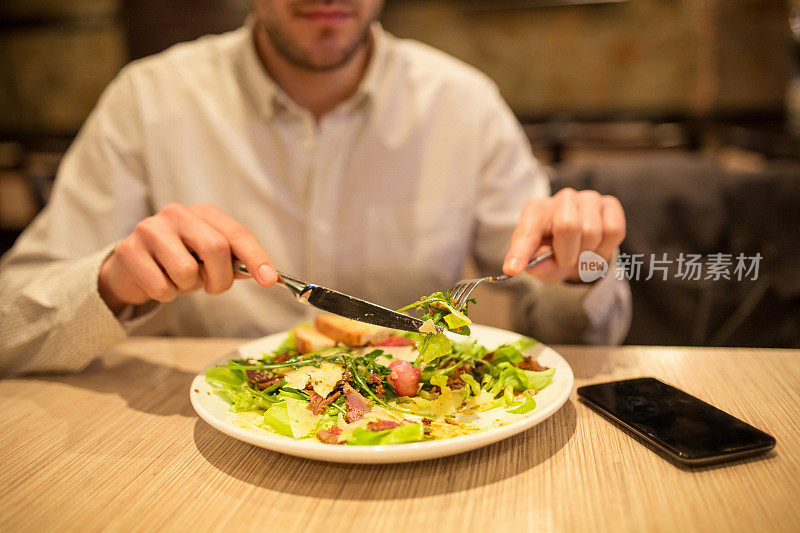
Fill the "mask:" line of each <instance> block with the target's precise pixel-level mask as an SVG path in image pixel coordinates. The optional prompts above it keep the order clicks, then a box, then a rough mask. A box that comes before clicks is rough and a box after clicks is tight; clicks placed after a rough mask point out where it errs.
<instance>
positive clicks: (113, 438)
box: [0, 338, 800, 533]
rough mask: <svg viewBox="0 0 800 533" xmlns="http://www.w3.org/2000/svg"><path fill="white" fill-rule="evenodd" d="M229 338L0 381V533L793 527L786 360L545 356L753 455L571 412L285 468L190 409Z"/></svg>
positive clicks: (727, 352) (679, 352) (135, 348)
mask: <svg viewBox="0 0 800 533" xmlns="http://www.w3.org/2000/svg"><path fill="white" fill-rule="evenodd" d="M240 342H241V341H237V340H231V339H225V340H221V339H203V340H198V339H153V338H139V339H132V340H130V341H127V342H126V343H123V344H121V345H119V346H118V347H117V348H115V349H114V350H113V351H111V352H110V353H108V354H107V355H105V356H104V357H102V358H101V359H98V360H96V361H95V362H94V363H92V364H91V365H90V366H89V368H87V369H86V370H85V371H83V372H81V373H78V374H74V375H61V376H55V375H42V376H27V377H22V378H16V379H7V380H3V381H0V413H1V414H2V416H0V531H54V530H60V531H99V530H110V531H130V530H134V531H164V530H168V531H193V532H197V531H206V530H226V531H233V530H235V531H273V530H280V531H325V532H338V531H348V532H352V533H361V532H366V531H384V530H385V531H404V532H409V531H411V532H414V531H431V532H433V531H436V532H441V531H459V532H465V531H489V530H492V531H514V532H518V531H592V530H597V531H665V532H666V531H669V532H675V531H748V532H750V531H752V532H761V531H800V457H799V456H800V423H799V422H798V420H800V352H798V351H792V350H759V349H696V348H661V347H625V348H585V347H556V349H557V350H558V351H559V352H560V353H562V354H563V355H564V356H565V357H566V359H567V360H568V361H569V362H570V364H571V365H572V367H573V369H574V371H575V376H576V386H580V385H583V384H586V383H594V382H600V381H604V380H609V379H621V378H627V377H636V376H644V375H652V376H656V377H658V378H660V379H662V380H664V381H667V382H668V383H671V384H673V385H675V386H677V387H680V388H682V389H684V390H686V391H687V392H689V393H691V394H694V395H696V396H698V397H700V398H701V399H704V400H706V401H708V402H710V403H712V404H714V405H716V406H718V407H720V408H721V409H724V410H726V411H728V412H730V413H732V414H733V415H735V416H738V417H740V418H742V419H743V420H745V421H747V422H749V423H751V424H754V425H755V426H757V427H760V428H762V429H764V430H766V431H768V432H770V433H772V434H773V435H774V436H775V437H776V438H777V441H778V444H777V447H776V448H775V450H773V451H772V452H770V453H768V454H767V455H765V456H762V457H760V458H757V459H749V460H741V461H737V462H735V463H728V464H725V465H721V466H716V467H705V468H699V469H693V470H691V469H687V468H681V467H677V466H675V465H674V464H673V463H670V462H668V461H667V460H665V459H664V458H662V457H661V456H659V455H657V454H656V453H654V452H653V451H651V450H650V449H649V448H647V447H645V446H643V445H642V444H640V443H639V442H637V441H636V440H635V439H633V438H632V437H630V436H629V435H627V434H626V433H624V432H622V431H620V430H619V429H617V428H616V427H614V426H613V425H612V424H611V423H609V422H608V421H607V420H605V419H604V418H602V417H600V416H599V415H597V414H596V413H594V412H593V411H591V410H590V409H589V408H588V407H586V406H585V405H583V404H581V403H580V402H579V401H577V399H576V397H575V395H574V393H573V396H572V398H571V399H570V400H569V401H568V402H567V404H565V405H564V407H563V408H562V409H561V410H560V411H559V412H558V413H556V414H555V415H554V416H552V417H551V418H550V419H548V420H547V421H545V422H543V423H542V424H540V425H538V426H536V427H534V428H532V429H531V430H529V431H527V432H525V433H522V434H520V435H517V436H516V437H513V438H510V439H508V440H505V441H503V442H500V443H497V444H494V445H492V446H489V447H486V448H483V449H480V450H477V451H474V452H469V453H465V454H461V455H457V456H454V457H450V458H445V459H440V460H433V461H425V462H420V463H409V464H400V465H387V466H362V465H353V466H350V465H341V464H329V463H324V462H315V461H308V460H303V459H296V458H293V457H289V456H284V455H280V454H278V453H274V452H270V451H267V450H263V449H260V448H256V447H254V446H251V445H249V444H244V443H242V442H239V441H236V440H234V439H232V438H230V437H227V436H225V435H223V434H221V433H219V432H217V431H216V430H214V429H213V428H211V427H210V426H209V425H207V424H206V423H205V422H203V421H202V420H200V419H199V418H198V417H197V416H196V415H195V414H194V411H193V410H192V407H191V405H190V403H189V386H190V383H191V380H192V378H193V376H194V375H195V374H196V373H197V372H199V371H201V370H202V369H203V368H204V367H205V366H206V365H207V364H208V363H209V362H210V361H212V360H214V359H217V358H219V357H221V356H223V355H225V354H226V353H228V352H229V351H231V350H232V349H233V348H234V347H236V346H237V345H238V344H240Z"/></svg>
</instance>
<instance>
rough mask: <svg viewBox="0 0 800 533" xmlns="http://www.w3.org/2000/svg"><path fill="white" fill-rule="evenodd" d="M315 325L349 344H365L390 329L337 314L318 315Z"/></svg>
mask: <svg viewBox="0 0 800 533" xmlns="http://www.w3.org/2000/svg"><path fill="white" fill-rule="evenodd" d="M314 327H316V328H317V330H319V331H320V332H321V333H323V334H324V335H327V336H328V337H330V338H332V339H334V340H336V341H339V342H341V343H343V344H346V345H348V346H364V345H366V344H367V343H368V342H369V341H371V340H372V339H375V338H378V337H382V336H384V335H386V334H387V333H388V332H389V331H391V330H389V329H387V328H384V327H381V326H374V325H372V324H366V323H364V322H358V321H356V320H350V319H349V318H344V317H341V316H336V315H317V316H316V317H315V318H314Z"/></svg>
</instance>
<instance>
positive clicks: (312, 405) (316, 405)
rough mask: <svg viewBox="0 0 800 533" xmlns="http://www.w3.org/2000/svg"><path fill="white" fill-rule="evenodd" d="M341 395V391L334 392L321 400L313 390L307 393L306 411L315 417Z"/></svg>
mask: <svg viewBox="0 0 800 533" xmlns="http://www.w3.org/2000/svg"><path fill="white" fill-rule="evenodd" d="M341 395H342V391H338V390H335V391H332V392H331V393H330V394H328V395H327V396H326V397H325V398H323V397H322V396H320V395H319V394H317V393H316V392H314V391H313V390H310V391H308V410H309V411H311V412H312V413H314V414H315V415H321V414H322V413H324V412H325V410H326V409H328V406H329V405H330V404H332V403H333V402H335V401H336V399H337V398H338V397H339V396H341Z"/></svg>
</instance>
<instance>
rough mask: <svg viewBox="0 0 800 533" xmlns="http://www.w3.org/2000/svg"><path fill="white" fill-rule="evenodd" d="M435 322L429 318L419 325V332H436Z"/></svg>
mask: <svg viewBox="0 0 800 533" xmlns="http://www.w3.org/2000/svg"><path fill="white" fill-rule="evenodd" d="M436 331H437V330H436V324H434V323H433V320H431V319H430V318H429V319H428V320H426V321H425V322H423V324H422V325H421V326H420V327H419V332H420V333H436Z"/></svg>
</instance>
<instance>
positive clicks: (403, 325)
mask: <svg viewBox="0 0 800 533" xmlns="http://www.w3.org/2000/svg"><path fill="white" fill-rule="evenodd" d="M306 295H308V296H307V297H306ZM299 297H300V298H303V299H304V300H307V301H308V303H309V304H311V305H313V306H314V307H316V308H317V309H322V310H323V311H327V312H329V313H333V314H334V315H339V316H343V317H345V318H352V319H353V320H358V321H359V322H366V323H368V324H374V325H376V326H384V327H387V328H392V329H400V330H403V331H413V332H415V333H419V328H421V327H422V325H423V324H424V322H423V321H422V320H420V319H418V318H414V317H412V316H408V315H404V314H402V313H398V312H397V311H393V310H391V309H388V308H386V307H382V306H380V305H377V304H374V303H371V302H367V301H365V300H360V299H358V298H355V297H353V296H350V295H347V294H343V293H341V292H338V291H334V290H331V289H326V288H325V287H320V286H317V285H308V288H307V290H306V291H305V292H303V294H302V295H301V296H299ZM436 330H437V331H436V332H437V333H441V328H439V327H438V326H437V327H436Z"/></svg>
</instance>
